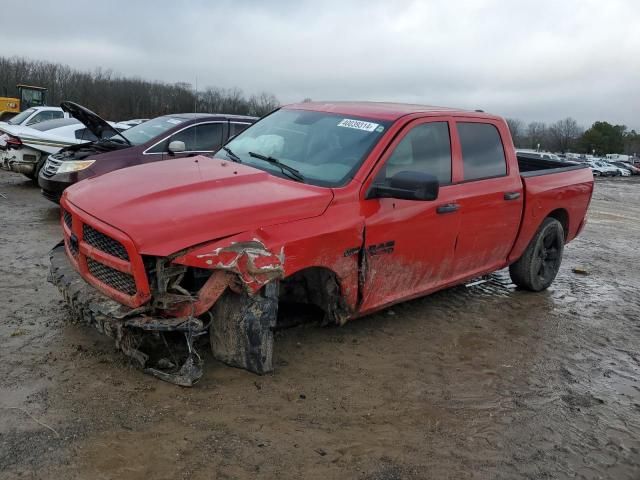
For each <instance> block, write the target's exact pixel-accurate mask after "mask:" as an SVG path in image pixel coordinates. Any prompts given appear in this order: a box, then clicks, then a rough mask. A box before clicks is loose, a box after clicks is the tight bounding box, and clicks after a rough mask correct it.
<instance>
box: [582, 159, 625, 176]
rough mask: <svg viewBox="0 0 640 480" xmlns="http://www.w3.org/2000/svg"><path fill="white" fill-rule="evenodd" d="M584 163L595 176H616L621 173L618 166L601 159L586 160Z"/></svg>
mask: <svg viewBox="0 0 640 480" xmlns="http://www.w3.org/2000/svg"><path fill="white" fill-rule="evenodd" d="M586 163H587V165H589V168H590V169H591V171H592V172H593V175H594V176H595V177H616V176H619V175H621V173H620V171H619V170H618V167H614V166H613V165H609V164H608V163H607V162H604V161H602V160H588V161H587V162H586Z"/></svg>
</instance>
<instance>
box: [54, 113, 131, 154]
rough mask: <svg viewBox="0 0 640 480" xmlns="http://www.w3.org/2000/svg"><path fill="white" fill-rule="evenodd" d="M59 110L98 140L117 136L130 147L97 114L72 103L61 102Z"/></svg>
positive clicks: (123, 138) (116, 131)
mask: <svg viewBox="0 0 640 480" xmlns="http://www.w3.org/2000/svg"><path fill="white" fill-rule="evenodd" d="M60 108H62V110H64V111H65V112H67V113H68V114H69V115H71V116H72V117H73V118H75V119H76V120H78V121H79V122H81V123H82V124H84V125H85V126H86V127H87V128H88V129H89V131H90V132H91V133H93V134H94V135H95V136H96V137H98V138H111V137H114V136H117V137H118V138H119V139H121V140H122V141H123V142H126V144H127V145H129V146H131V143H130V142H129V140H127V139H126V138H125V137H123V136H122V135H120V132H118V130H116V129H115V128H114V127H113V126H112V125H110V124H109V122H107V121H106V120H104V119H103V118H102V117H101V116H100V115H98V114H97V113H94V112H92V111H91V110H89V109H88V108H85V107H83V106H82V105H78V104H77V103H74V102H62V103H61V104H60Z"/></svg>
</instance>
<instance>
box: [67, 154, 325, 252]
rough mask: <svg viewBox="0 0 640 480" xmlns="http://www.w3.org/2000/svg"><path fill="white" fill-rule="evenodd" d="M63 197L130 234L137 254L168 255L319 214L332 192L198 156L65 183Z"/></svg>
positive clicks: (231, 163) (248, 167)
mask: <svg viewBox="0 0 640 480" xmlns="http://www.w3.org/2000/svg"><path fill="white" fill-rule="evenodd" d="M64 197H65V199H66V201H68V202H70V203H72V204H73V205H75V206H76V207H78V208H79V209H81V210H83V211H85V212H87V213H88V214H90V215H92V216H94V217H96V218H97V219H98V220H101V221H102V222H105V223H107V224H109V225H111V226H112V227H114V228H117V229H118V230H121V231H123V232H124V233H126V234H127V235H128V236H129V237H130V238H131V239H132V240H133V242H134V243H135V244H136V246H137V248H138V251H139V252H140V253H142V254H145V255H157V256H167V255H170V254H172V253H175V252H178V251H180V250H183V249H185V248H188V247H191V246H194V245H197V244H200V243H204V242H208V241H212V240H216V239H220V238H223V237H226V236H230V235H234V234H237V233H241V232H246V231H251V230H255V229H259V228H260V227H264V226H267V225H275V224H280V223H286V222H291V221H294V220H301V219H303V218H310V217H315V216H318V215H321V214H322V213H323V212H324V211H325V209H326V208H327V206H328V205H329V203H330V202H331V200H332V198H333V191H332V190H331V189H329V188H321V187H315V186H312V185H306V184H303V183H297V182H294V181H292V180H286V179H282V178H279V177H276V176H273V175H271V174H269V173H267V172H264V171H262V170H258V169H256V168H253V167H250V166H248V165H242V164H238V163H234V162H230V161H225V160H220V159H215V158H210V157H204V156H197V157H189V158H181V159H175V160H165V161H160V162H154V163H152V164H146V165H138V166H135V167H130V168H126V169H122V170H116V171H114V172H110V173H107V174H105V175H102V176H98V177H94V178H89V179H87V180H84V181H82V182H79V183H76V184H75V185H73V186H71V187H69V188H67V189H66V191H65V192H64Z"/></svg>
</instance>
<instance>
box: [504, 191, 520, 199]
mask: <svg viewBox="0 0 640 480" xmlns="http://www.w3.org/2000/svg"><path fill="white" fill-rule="evenodd" d="M518 198H520V192H506V193H505V194H504V199H505V200H517V199H518Z"/></svg>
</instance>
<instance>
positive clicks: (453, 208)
mask: <svg viewBox="0 0 640 480" xmlns="http://www.w3.org/2000/svg"><path fill="white" fill-rule="evenodd" d="M459 208H460V205H458V204H457V203H445V204H444V205H439V206H438V207H437V208H436V213H440V214H442V213H453V212H457V211H458V209H459Z"/></svg>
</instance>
